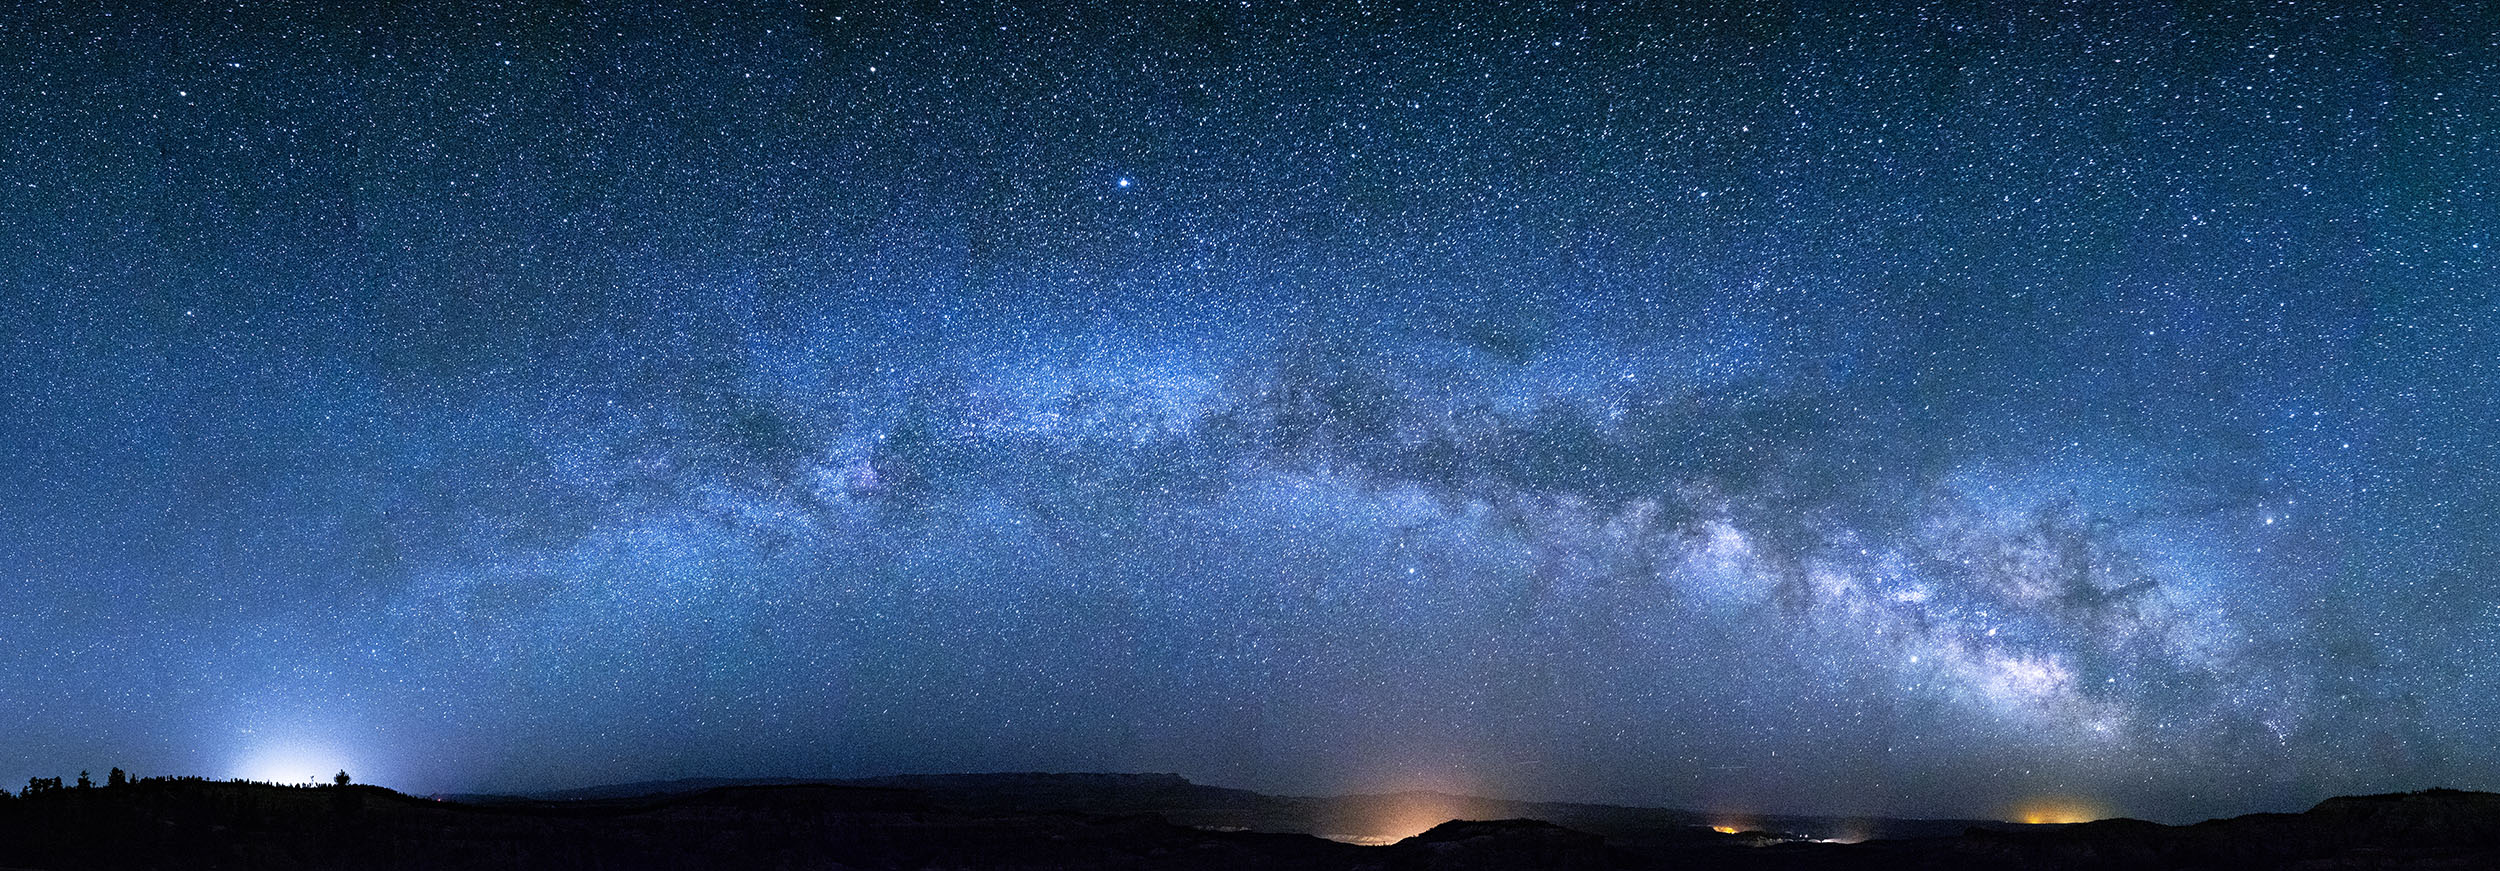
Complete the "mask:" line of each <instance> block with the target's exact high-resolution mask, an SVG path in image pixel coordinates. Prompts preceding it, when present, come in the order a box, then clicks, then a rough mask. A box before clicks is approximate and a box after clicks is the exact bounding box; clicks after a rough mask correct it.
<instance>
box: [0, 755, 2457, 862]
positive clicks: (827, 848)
mask: <svg viewBox="0 0 2500 871" xmlns="http://www.w3.org/2000/svg"><path fill="white" fill-rule="evenodd" d="M1367 802H1368V803H1372V804H1380V803H1382V802H1387V804H1388V805H1389V806H1391V807H1393V808H1402V809H1399V810H1395V811H1394V812H1395V813H1400V814H1405V813H1412V812H1413V809H1412V808H1411V807H1408V806H1406V805H1400V804H1399V803H1400V802H1408V803H1410V804H1411V803H1413V802H1444V803H1447V804H1455V805H1457V806H1460V807H1461V808H1462V809H1463V810H1475V809H1483V810H1494V811H1502V810H1509V809H1513V808H1521V807H1524V808H1538V809H1545V810H1548V811H1550V812H1551V814H1552V815H1553V816H1557V817H1562V818H1563V820H1547V819H1529V818H1505V819H1495V820H1480V821H1452V822H1445V823H1441V824H1440V825H1437V826H1433V827H1431V828H1430V829H1429V830H1428V831H1424V832H1423V833H1421V834H1418V835H1414V836H1413V837H1408V838H1405V839H1403V840H1400V841H1397V842H1396V843H1394V844H1389V845H1386V846H1359V845H1355V844H1348V843H1342V842H1339V841H1335V840H1329V839H1325V838H1320V837H1315V836H1312V835H1309V834H1299V833H1294V832H1274V831H1269V832H1262V831H1246V830H1235V829H1234V827H1233V823H1234V822H1239V821H1243V820H1251V821H1256V820H1262V819H1267V820H1288V821H1290V820H1300V821H1301V823H1302V824H1306V825H1316V826H1319V827H1326V826H1331V825H1370V824H1373V823H1375V822H1377V820H1372V819H1368V818H1363V819H1357V818H1353V817H1330V816H1328V814H1355V813H1358V811H1357V810H1355V808H1357V807H1359V806H1363V805H1365V803H1367ZM1469 803H1481V804H1476V805H1471V804H1469ZM1440 807H1441V805H1434V806H1432V807H1431V808H1427V810H1428V811H1429V812H1433V813H1437V812H1439V809H1440ZM1297 815H1299V816H1297ZM1183 819H1191V820H1218V819H1220V820H1227V821H1230V822H1214V823H1206V822H1201V823H1196V824H1184V823H1183V822H1181V820H1183ZM1401 819H1404V818H1403V817H1401ZM1694 819H1699V816H1698V815H1695V814H1691V813H1689V812H1683V811H1670V810H1659V809H1649V808H1621V807H1610V806H1604V805H1575V804H1553V803H1516V802H1502V801H1494V800H1490V799H1476V798H1468V797H1462V796H1444V795H1439V794H1436V793H1402V794H1395V795H1390V796H1347V797H1340V798H1328V799H1317V798H1292V797H1278V796H1265V795H1261V794H1258V793H1251V792H1245V791H1241V790H1227V789H1219V788H1215V787H1207V786H1201V785H1198V784H1193V783H1190V782H1188V781H1187V780H1184V779H1181V778H1179V777H1174V776H1169V775H964V776H946V777H899V778H881V779H878V780H876V781H868V782H859V781H853V782H843V783H798V782H792V783H763V784H758V783H738V784H707V783H701V782H694V783H688V782H678V783H673V784H636V785H629V786H627V787H620V788H602V789H600V790H584V791H576V792H575V793H571V794H558V795H550V796H534V797H521V798H491V799H482V800H465V801H449V800H444V799H440V798H419V797H414V796H407V795H401V794H399V793H395V792H392V791H389V790H386V789H381V788H378V787H371V786H332V787H318V788H313V787H288V786H272V785H266V784H252V783H233V782H213V781H205V780H196V779H150V780H145V781H140V782H137V783H130V784H119V785H113V786H105V787H93V788H71V789H51V790H46V791H43V792H42V793H41V794H37V795H33V796H29V797H25V798H19V799H12V800H5V801H0V869H85V868H105V869H120V868H204V869H220V868H236V869H241V868H250V869H281V871H282V869H298V868H307V869H309V868H325V869H326V868H375V869H450V868H463V869H466V868H528V869H594V868H597V869H612V868H623V869H634V868H682V869H837V868H838V869H868V868H893V869H924V868H925V869H1037V871H1038V869H1076V868H1102V869H1184V868H1186V869H1288V868H1291V869H1316V871H1427V869H1436V871H1437V869H1448V871H1476V869H1482V871H1493V869H1566V871H1568V869H1684V868H1728V869H1835V871H1837V869H1947V871H1958V869H1995V868H2005V869H2077V871H2080V869H2122V868H2123V869H2302V871H2308V869H2347V868H2388V869H2433V868H2438V869H2463V868H2500V795H2494V794H2490V793H2475V792H2459V791H2454V790H2430V791H2426V792H2417V793H2401V794H2391V795H2376V796H2361V797H2349V798H2335V799H2329V800H2327V801H2325V802H2321V803H2320V804H2319V805H2318V806H2316V807H2314V808H2311V809H2310V810H2308V811H2307V812H2304V813H2297V814H2253V815H2249V816H2243V817H2235V818H2232V819H2228V820H2211V821H2207V822H2203V823H2198V824H2196V825H2192V826H2164V825H2159V824H2155V823H2148V822H2143V821H2140V820H2104V821H2101V822H2095V823H2082V824H2076V825H2065V826H2015V825H2011V824H2003V823H1991V824H1988V826H1985V827H1980V826H1966V827H1964V828H1963V829H1962V830H1961V831H1959V832H1956V833H1951V834H1942V835H1919V836H1908V837H1897V838H1890V839H1884V840H1874V841H1867V842H1863V843H1856V844H1839V843H1825V842H1818V841H1814V840H1810V839H1806V838H1805V837H1804V836H1802V835H1800V834H1797V833H1792V832H1782V831H1768V830H1765V831H1753V832H1744V833H1739V834H1734V835H1729V834H1722V833H1719V832H1715V831H1712V830H1710V829H1709V828H1706V827H1704V826H1701V825H1698V824H1696V823H1694V822H1689V821H1684V822H1679V821H1678V820H1694ZM1794 819H1796V820H1799V821H1803V822H1807V823H1817V824H1826V825H1836V824H1840V823H1841V822H1849V823H1852V824H1857V825H1861V826H1865V825H1872V824H1873V823H1871V822H1870V821H1862V820H1861V821H1831V820H1819V818H1794ZM1564 820H1567V821H1568V822H1565V821H1564ZM1884 824H1886V825H1900V826H1907V827H1911V828H1915V827H1916V824H1915V822H1914V821H1885V822H1884ZM1209 826H1216V827H1214V828H1211V827H1209Z"/></svg>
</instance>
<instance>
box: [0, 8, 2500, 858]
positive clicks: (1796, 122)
mask: <svg viewBox="0 0 2500 871" xmlns="http://www.w3.org/2000/svg"><path fill="white" fill-rule="evenodd" d="M673 5H680V4H668V5H652V6H642V5H624V6H615V5H605V4H592V5H578V4H575V5H556V4H515V5H507V6H500V7H484V6H476V5H463V6H457V7H454V6H443V7H421V6H420V7H411V6H393V7H390V8H388V9H383V8H379V7H377V8H374V9H365V8H361V7H359V8H356V9H344V8H342V9H337V10H312V9H308V8H297V7H290V8H284V9H271V10H260V9H256V10H251V11H248V12H231V11H222V10H209V9H205V8H202V9H189V8H182V9H175V8H173V7H167V8H164V9H159V8H155V7H151V6H138V7H127V8H123V7H113V6H109V5H107V6H86V5H75V4H73V5H70V6H53V7H40V8H31V9H27V10H21V11H20V12H18V13H16V14H13V15H10V16H7V17H6V18H7V20H5V21H0V71H5V74H0V127H5V131H6V132H5V133H0V238H5V239H7V240H9V241H8V244H6V245H5V246H0V299H5V300H6V301H7V303H8V305H7V308H6V315H7V316H6V317H5V318H0V640H5V642H6V646H5V652H0V699H4V700H6V704H0V734H6V735H8V736H9V738H8V740H7V741H6V742H0V782H8V783H15V782H16V781H15V780H9V779H5V778H20V777H25V776H30V775H45V776H49V775H56V774H63V773H68V772H74V771H76V770H78V769H81V768H84V769H90V770H96V771H101V770H104V769H105V768H107V767H110V766H120V767H123V768H127V769H130V770H132V771H135V772H138V773H141V774H176V773H200V774H209V775H230V774H239V775H250V776H269V775H268V774H267V772H270V771H281V770H283V771H284V772H285V773H287V774H288V775H289V776H290V777H292V776H293V775H294V774H298V773H300V774H304V775H316V774H326V773H328V771H329V770H334V769H336V768H341V767H344V768H348V769H349V770H350V771H351V772H352V773H355V774H356V775H357V776H358V779H360V780H365V781H371V782H379V783H383V784H385V785H390V786H395V787H399V788H402V789H405V790H409V791H414V792H432V791H476V790H496V789H529V788H545V787H561V786H576V785H583V784H589V783H598V782H616V781H627V780H638V779H650V778H665V777H683V776H741V775H800V776H853V775H872V774H883V773H893V772H910V771H928V772H935V771H977V770H997V769H1014V770H1027V769H1046V770H1144V771H1177V772H1181V773H1184V774H1186V775H1188V776H1190V777H1193V778H1196V779H1198V780H1201V781H1205V782H1212V783H1219V784H1224V785H1232V786H1241V787H1248V788H1257V789H1264V790H1270V791H1279V792H1296V793H1315V792H1327V791H1337V790H1366V789H1383V788H1397V787H1402V786H1411V785H1419V784H1420V785H1445V786H1453V785H1454V786H1463V787H1465V788H1468V789H1474V790H1478V791H1482V792H1487V793H1494V794H1503V795H1514V796H1523V797H1553V798H1571V799H1584V800H1603V801H1613V802H1632V803H1645V804H1666V805H1681V806H1688V807H1707V808H1717V809H1740V810H1754V811H1821V812H1880V813H1889V814H1896V815H1930V816H1942V815H1977V814H1987V815H2003V814H2009V813H2016V812H2017V811H2015V810H2013V809H2015V808H2018V807H2022V806H2024V804H2023V803H2024V802H2026V801H2036V800H2039V799H2040V798H2041V797H2043V796H2053V797H2058V800H2060V801H2068V802H2082V803H2085V804H2088V805H2090V806H2093V807H2096V808H2106V809H2109V810H2110V812H2113V813H2123V814H2129V815H2135V816H2144V817H2151V818H2157V819H2169V820H2186V819H2196V818H2201V817H2202V816H2206V815H2218V814H2232V813H2241V812H2247V811H2253V810H2270V809H2294V808H2299V807H2303V806H2306V805H2307V804H2308V803H2310V802H2313V801H2315V800H2316V799H2318V798H2322V797H2325V796H2328V795H2333V794H2337V793H2353V792H2365V791H2386V790H2395V789H2414V788H2421V787H2427V786H2433V785H2444V786H2456V787H2484V788H2491V787H2493V786H2495V785H2500V783H2495V780H2496V779H2500V778H2496V777H2495V774H2496V773H2500V755H2496V751H2495V750H2494V749H2493V745H2492V743H2491V742H2490V740H2489V736H2490V735H2491V734H2493V732H2494V729H2495V727H2500V722H2496V721H2495V717H2496V716H2500V710H2495V708H2494V706H2493V702H2492V699H2493V698H2494V694H2493V693H2491V692H2489V691H2488V690H2489V688H2490V683H2491V677H2492V676H2493V675H2495V674H2500V584H2495V583H2492V578H2490V577H2489V574H2490V572H2491V571H2492V568H2491V567H2492V566H2494V565H2500V553H2495V551H2500V504H2494V499H2495V496H2494V494H2500V466H2495V464H2494V463H2493V462H2492V459H2491V458H2492V457H2494V456H2500V429H2495V428H2493V427H2492V426H2491V425H2490V421H2492V420H2495V419H2500V390H2496V389H2495V384H2496V383H2500V382H2495V376H2494V371H2493V369H2492V367H2491V361H2492V360H2495V359H2500V343H2496V342H2500V340H2496V339H2495V337H2500V302H2496V298H2495V288H2494V285H2493V282H2492V279H2491V276H2493V275H2495V274H2500V263H2495V262H2494V259H2493V254H2492V250H2491V248H2490V247H2489V246H2490V243H2491V240H2492V238H2493V235H2494V230H2495V226H2494V217H2493V216H2494V215H2495V214H2500V213H2496V212H2494V211H2493V210H2492V209H2490V208H2489V207H2488V204H2489V203H2490V202H2491V201H2492V199H2493V194H2494V193H2495V185H2496V183H2500V177H2495V173H2500V164H2495V163H2494V162H2493V161H2492V160H2490V159H2489V155H2491V154H2493V153H2495V135H2496V134H2500V127H2496V126H2495V113H2500V109H2495V107H2494V104H2493V103H2492V102H2491V101H2490V100H2487V99H2479V98H2478V97H2477V95H2487V94H2490V93H2494V92H2495V91H2500V47H2496V46H2495V44H2494V43H2492V42H2491V41H2490V40H2489V38H2488V34H2490V33H2492V32H2494V30H2493V27H2492V25H2493V24H2494V23H2495V22H2494V21H2492V20H2491V19H2490V18H2489V16H2488V15H2487V14H2485V13H2482V12H2479V11H2477V10H2474V9H2473V8H2471V7H2470V5H2465V6H2453V7H2433V6H2430V5H2428V4H2414V5H2406V6H2398V5H2378V6H2371V5H2353V4H2325V5H2318V6H2314V7H2284V6H2279V5H2274V4H2221V5H2214V4H2197V5H2193V6H2189V7H2182V6H2174V5H2170V4H2160V3H2149V2H2113V3H2101V4H2084V5H2079V6H2066V7H2058V8H2056V9H2046V8H2033V7H2031V6H2028V5H2023V4H2007V5H2003V6H1984V5H1983V6H1972V5H1967V4H1923V3H1897V4H1896V3H1885V4H1874V5H1873V6H1872V7H1870V6H1868V5H1867V4H1817V3H1797V4H1785V5H1782V4H1733V5H1707V6H1705V5H1700V4H1695V5H1690V6H1685V7H1683V8H1681V9H1673V8H1670V9H1659V8H1657V7H1655V6H1640V7H1630V6H1626V7H1617V6H1613V5H1609V4H1597V5H1589V6H1576V7H1566V6H1556V5H1551V4H1526V3H1523V4H1455V5H1453V4H1385V5H1384V4H1345V3H1330V4H1307V5H1305V4H1285V3H1257V4H1240V3H1178V4H1152V5H1121V4H1111V5H1103V4H1066V5H1051V4H1006V5H999V6H994V7H983V8H980V9H971V8H957V7H955V6H952V5H934V6H933V5H928V4H878V3H871V4H868V5H851V4H842V5H838V6H829V5H825V4H820V3H767V4H754V5H746V4H714V5H702V6H699V7H697V8H694V9H692V10H691V11H687V10H683V9H675V8H669V7H670V6H673ZM308 766H309V768H308V769H307V770H306V771H303V772H295V771H294V769H298V768H307V767H308Z"/></svg>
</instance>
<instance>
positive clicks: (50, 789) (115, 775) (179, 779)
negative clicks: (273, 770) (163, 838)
mask: <svg viewBox="0 0 2500 871" xmlns="http://www.w3.org/2000/svg"><path fill="white" fill-rule="evenodd" d="M209 782H211V781H210V780H209V779H208V778H205V777H196V776H191V775H178V776H174V777H147V778H140V777H132V776H130V773H129V772H126V771H123V770H121V769H119V768H115V769H113V770H111V771H108V772H106V773H105V775H104V788H105V789H114V788H118V787H125V786H131V785H133V784H141V783H209ZM227 782H228V783H257V782H258V781H254V780H251V779H249V778H242V777H237V778H234V779H232V780H229V781H227ZM330 782H331V783H333V784H336V785H339V786H346V785H348V784H349V783H352V782H354V779H353V778H350V777H348V776H347V772H346V771H345V770H344V769H342V770H340V771H339V773H338V774H337V775H335V776H333V777H331V778H330ZM270 785H272V786H285V785H292V784H270ZM95 788H96V783H95V779H94V777H92V776H91V775H89V774H88V773H87V772H85V771H80V772H78V783H77V785H76V786H74V787H72V786H65V785H63V784H62V783H61V779H60V778H58V777H29V778H27V779H26V788H25V789H24V790H22V791H20V792H19V793H17V794H16V795H10V794H9V791H8V790H7V789H6V788H0V801H12V800H16V799H29V798H40V797H43V796H46V795H51V794H54V793H58V792H62V791H64V790H68V789H95Z"/></svg>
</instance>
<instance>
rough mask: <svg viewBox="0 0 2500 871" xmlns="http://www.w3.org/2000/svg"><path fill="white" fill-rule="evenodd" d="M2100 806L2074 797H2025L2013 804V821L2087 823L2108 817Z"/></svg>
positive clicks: (2048, 823) (2040, 823) (2039, 823)
mask: <svg viewBox="0 0 2500 871" xmlns="http://www.w3.org/2000/svg"><path fill="white" fill-rule="evenodd" d="M2108 816H2109V814H2108V812H2107V811H2104V810H2103V809H2101V807H2100V806H2098V805H2095V804H2092V803H2091V802H2087V801H2084V800H2082V799H2076V798H2063V797H2049V796H2043V797H2039V798H2032V799H2026V800H2024V801H2023V802H2021V803H2019V804H2016V805H2015V806H2014V813H2013V819H2014V821H2015V822H2019V823H2028V824H2030V825H2035V826H2038V825H2050V824H2056V823H2088V822H2091V821H2093V820H2097V819H2103V818H2106V817H2108Z"/></svg>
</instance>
